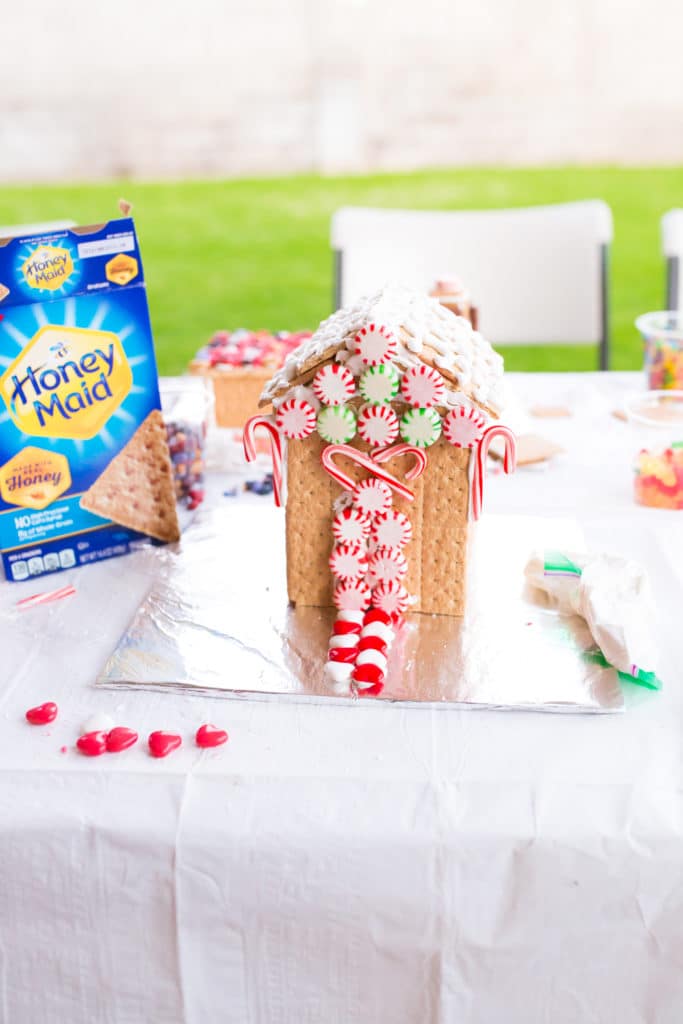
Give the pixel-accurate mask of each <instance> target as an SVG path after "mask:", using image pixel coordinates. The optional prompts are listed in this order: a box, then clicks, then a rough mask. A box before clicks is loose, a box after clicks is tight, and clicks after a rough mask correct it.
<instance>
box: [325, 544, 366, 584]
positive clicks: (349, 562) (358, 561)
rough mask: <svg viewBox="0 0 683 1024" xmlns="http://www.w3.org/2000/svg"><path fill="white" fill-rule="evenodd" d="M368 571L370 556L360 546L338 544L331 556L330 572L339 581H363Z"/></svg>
mask: <svg viewBox="0 0 683 1024" xmlns="http://www.w3.org/2000/svg"><path fill="white" fill-rule="evenodd" d="M367 571H368V556H367V554H366V552H365V549H364V548H362V547H361V545H360V544H346V543H343V544H337V545H336V547H333V548H332V553H331V554H330V572H331V573H332V575H333V576H336V577H337V579H338V580H361V579H363V577H364V576H365V574H366V572H367Z"/></svg>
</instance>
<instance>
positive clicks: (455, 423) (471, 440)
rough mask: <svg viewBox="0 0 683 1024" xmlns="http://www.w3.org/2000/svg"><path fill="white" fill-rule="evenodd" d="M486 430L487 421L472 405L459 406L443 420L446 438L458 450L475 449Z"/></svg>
mask: <svg viewBox="0 0 683 1024" xmlns="http://www.w3.org/2000/svg"><path fill="white" fill-rule="evenodd" d="M485 429H486V420H485V419H484V417H483V416H482V414H481V413H480V412H478V411H477V410H476V409H475V408H474V406H472V405H458V406H456V408H455V409H451V410H450V411H449V412H447V413H446V415H445V416H444V419H443V433H444V437H445V438H446V440H447V441H448V442H449V443H450V444H452V445H454V446H455V447H456V448H474V446H475V445H476V444H478V443H479V441H481V438H482V434H483V433H484V430H485Z"/></svg>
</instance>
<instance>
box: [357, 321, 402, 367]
mask: <svg viewBox="0 0 683 1024" xmlns="http://www.w3.org/2000/svg"><path fill="white" fill-rule="evenodd" d="M355 345H356V353H357V354H358V355H359V356H360V357H361V359H362V360H363V362H364V363H365V364H366V365H367V366H379V365H380V364H382V363H390V362H391V360H392V359H393V358H394V356H395V355H396V354H397V353H398V345H397V343H396V337H395V335H394V334H392V332H391V331H390V330H389V328H388V327H382V326H380V325H378V324H368V325H367V327H362V328H361V329H360V331H359V332H358V334H357V335H356V338H355Z"/></svg>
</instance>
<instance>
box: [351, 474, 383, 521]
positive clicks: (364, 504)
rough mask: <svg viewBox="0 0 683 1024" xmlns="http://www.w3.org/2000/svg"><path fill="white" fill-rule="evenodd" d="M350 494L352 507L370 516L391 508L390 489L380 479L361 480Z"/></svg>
mask: <svg viewBox="0 0 683 1024" xmlns="http://www.w3.org/2000/svg"><path fill="white" fill-rule="evenodd" d="M351 495H352V497H353V505H354V508H357V509H358V510H359V511H360V512H361V513H362V514H363V515H366V516H368V517H370V518H372V517H373V516H376V515H377V513H378V512H386V510H387V509H388V508H391V490H390V488H389V487H388V486H387V484H385V483H384V482H383V481H382V480H373V479H372V478H371V479H369V480H361V481H360V483H357V484H356V486H355V487H354V489H353V490H352V491H351Z"/></svg>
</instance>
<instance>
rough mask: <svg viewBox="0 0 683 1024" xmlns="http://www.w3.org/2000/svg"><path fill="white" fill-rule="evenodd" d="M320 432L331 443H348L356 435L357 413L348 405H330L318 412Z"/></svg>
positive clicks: (324, 439)
mask: <svg viewBox="0 0 683 1024" xmlns="http://www.w3.org/2000/svg"><path fill="white" fill-rule="evenodd" d="M318 433H319V434H320V436H321V437H322V439H323V441H328V442H329V443H330V444H347V443H348V442H349V441H351V440H352V439H353V438H354V437H355V436H356V414H355V412H354V411H353V409H349V407H348V406H346V405H328V406H325V407H324V408H323V409H321V410H320V412H319V413H318Z"/></svg>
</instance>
